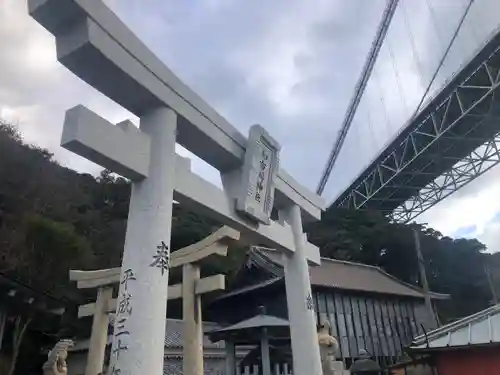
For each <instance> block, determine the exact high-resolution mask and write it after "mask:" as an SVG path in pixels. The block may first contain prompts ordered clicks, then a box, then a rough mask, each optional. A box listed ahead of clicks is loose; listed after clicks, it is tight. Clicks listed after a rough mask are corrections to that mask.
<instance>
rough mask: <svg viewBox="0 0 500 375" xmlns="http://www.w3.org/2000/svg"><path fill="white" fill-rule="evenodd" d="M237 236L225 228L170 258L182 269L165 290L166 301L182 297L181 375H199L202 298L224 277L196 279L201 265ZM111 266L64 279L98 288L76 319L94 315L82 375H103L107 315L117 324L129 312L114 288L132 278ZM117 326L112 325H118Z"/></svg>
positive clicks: (171, 264) (222, 282) (82, 286)
mask: <svg viewBox="0 0 500 375" xmlns="http://www.w3.org/2000/svg"><path fill="white" fill-rule="evenodd" d="M239 237H240V233H239V232H238V231H236V230H234V229H232V228H229V227H227V226H224V227H222V228H220V229H219V230H217V231H216V232H214V233H212V234H211V235H209V236H208V237H206V238H204V239H203V240H201V241H199V242H197V243H195V244H192V245H190V246H187V247H184V248H182V249H179V250H177V251H175V252H173V253H172V254H171V257H170V260H169V264H168V267H169V268H175V267H180V266H182V283H181V284H176V285H171V286H169V291H168V299H179V298H182V314H183V326H184V349H183V350H184V353H183V354H184V356H183V373H184V374H185V375H202V374H203V327H202V321H203V320H202V313H201V295H202V294H206V293H210V292H214V291H217V290H223V289H224V288H225V276H224V275H214V276H209V277H204V278H200V263H202V262H203V261H206V260H207V259H209V258H211V257H214V256H226V255H227V250H228V246H229V245H230V244H231V243H234V242H236V241H238V240H239ZM120 275H121V269H120V268H111V269H104V270H97V271H79V270H71V271H70V272H69V278H70V280H71V281H76V282H77V286H78V288H79V289H89V288H97V299H96V302H95V303H89V304H86V305H82V306H80V307H79V309H78V317H79V318H82V317H86V316H92V315H93V322H92V332H91V336H90V346H89V352H88V359H87V365H86V370H85V375H95V374H98V373H100V372H101V371H103V365H104V356H105V349H106V344H107V338H108V325H109V314H110V313H116V319H117V322H118V325H119V319H120V315H121V314H130V313H132V311H131V310H132V306H131V305H130V304H129V300H130V298H129V297H130V296H128V295H127V293H125V294H124V295H122V296H119V298H118V299H116V298H113V295H112V294H113V284H118V283H121V284H125V283H127V282H128V281H129V280H133V279H134V278H135V275H134V274H133V272H132V271H131V270H130V271H129V272H128V271H127V270H126V271H125V272H124V277H123V278H122V280H120ZM118 325H115V327H117V326H118Z"/></svg>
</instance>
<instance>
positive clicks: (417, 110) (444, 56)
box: [410, 0, 474, 121]
mask: <svg viewBox="0 0 500 375" xmlns="http://www.w3.org/2000/svg"><path fill="white" fill-rule="evenodd" d="M472 4H474V0H469V3H468V4H467V7H466V8H465V11H464V13H463V14H462V17H461V18H460V21H459V22H458V25H457V27H456V29H455V32H454V33H453V36H452V37H451V39H450V42H449V43H448V46H447V47H446V50H445V51H444V53H443V56H442V57H441V60H439V64H438V66H437V68H436V70H435V71H434V74H433V75H432V77H431V80H430V81H429V84H428V85H427V87H426V89H425V91H424V94H423V95H422V98H421V99H420V102H419V103H418V105H417V107H416V108H415V111H414V112H413V115H412V116H411V117H410V121H412V120H413V119H414V118H415V117H417V115H418V113H419V112H420V109H421V108H422V105H423V104H424V102H425V99H426V98H427V95H429V91H430V90H431V87H432V85H433V84H434V81H435V80H436V78H437V75H438V73H439V71H440V70H441V68H442V67H443V64H444V62H445V60H446V57H447V56H448V54H449V53H450V50H451V47H452V46H453V43H455V40H456V39H457V36H458V33H459V32H460V29H461V28H462V26H463V24H464V22H465V19H466V18H467V15H468V14H469V10H470V8H471V7H472Z"/></svg>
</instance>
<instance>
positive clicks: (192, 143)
mask: <svg viewBox="0 0 500 375" xmlns="http://www.w3.org/2000/svg"><path fill="white" fill-rule="evenodd" d="M61 4H64V5H61ZM28 5H29V12H30V14H31V15H32V17H33V18H35V19H36V20H37V21H38V22H39V23H41V24H42V25H43V26H44V27H45V28H46V29H48V30H49V31H50V32H51V33H52V34H54V35H55V36H56V43H57V55H58V59H59V61H60V62H61V63H62V64H64V65H65V66H66V67H67V68H68V69H69V70H71V71H72V72H73V73H75V74H76V75H77V76H78V77H80V78H82V79H83V80H85V81H86V82H88V83H89V84H90V85H92V86H93V87H95V88H96V89H98V90H99V91H101V92H102V93H104V94H105V95H107V96H108V97H110V98H111V99H112V100H114V101H116V102H117V103H119V104H121V105H122V106H123V107H125V108H126V109H128V110H129V111H131V112H132V113H134V114H136V115H138V116H140V115H142V114H143V113H145V112H146V111H147V110H149V109H151V108H155V107H157V106H168V107H170V108H172V109H174V110H175V111H176V112H177V113H178V115H179V132H178V137H177V140H178V142H179V143H180V144H181V145H183V146H184V147H185V148H187V149H188V150H189V151H191V152H193V153H194V154H196V155H197V156H199V157H200V158H202V159H203V160H205V161H206V162H208V163H209V164H211V165H212V166H214V167H215V168H217V169H218V170H220V171H223V172H225V171H228V170H231V169H233V168H237V167H239V166H240V165H241V163H242V160H243V157H244V153H245V148H246V143H247V140H246V139H245V137H244V136H243V135H242V134H241V133H240V132H239V131H238V130H237V129H236V128H235V127H234V126H233V125H232V124H230V123H229V122H228V121H227V120H226V119H225V118H223V117H222V116H221V115H220V114H218V113H217V112H216V111H215V110H214V109H213V108H211V107H210V106H209V105H208V104H207V103H206V102H205V101H204V100H203V99H202V98H200V97H199V96H198V95H197V94H196V93H195V92H194V91H193V90H191V89H190V88H189V87H188V86H186V85H185V84H184V83H183V82H181V81H180V79H179V78H177V77H176V76H175V75H174V74H173V73H172V72H171V71H170V70H169V69H168V68H167V67H166V66H165V64H163V63H162V62H161V60H160V59H159V58H158V57H156V56H155V55H154V54H153V53H152V52H151V51H150V50H149V49H148V48H147V47H146V46H145V45H144V44H143V43H142V42H141V41H140V40H139V39H138V38H137V36H135V35H134V34H133V33H132V32H131V31H130V30H129V29H128V27H127V26H126V25H125V24H124V23H123V22H122V21H121V20H120V19H119V18H118V17H117V16H116V15H115V14H114V13H113V12H112V11H111V10H109V9H108V8H107V7H106V5H105V4H104V3H103V2H102V0H66V1H64V2H63V3H61V1H59V0H29V1H28ZM68 19H71V23H70V25H68V26H69V27H60V25H61V24H65V23H67V20H68ZM292 202H293V203H296V204H298V205H299V206H300V207H301V208H302V215H303V216H304V219H307V220H310V219H313V220H317V219H320V217H321V211H322V210H323V209H324V208H325V207H326V204H325V202H324V200H323V199H322V198H320V197H318V196H317V195H316V194H314V193H312V192H310V191H308V190H307V189H305V188H304V187H303V186H301V185H300V184H298V183H297V182H296V181H295V180H293V179H292V178H291V177H290V176H289V175H288V173H286V171H284V170H283V169H280V170H279V172H278V177H277V179H276V205H277V206H278V207H283V208H284V207H286V206H288V205H289V204H290V203H292Z"/></svg>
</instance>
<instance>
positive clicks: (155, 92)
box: [28, 0, 325, 375]
mask: <svg viewBox="0 0 500 375" xmlns="http://www.w3.org/2000/svg"><path fill="white" fill-rule="evenodd" d="M28 6H29V12H30V14H31V16H32V17H33V18H34V19H36V20H37V21H38V22H39V23H40V24H41V25H42V26H44V27H45V28H46V29H47V30H49V31H50V32H51V33H52V34H53V35H54V36H55V37H56V46H57V57H58V60H59V61H60V62H61V63H62V64H63V65H65V66H66V67H67V68H68V69H69V70H71V71H72V72H73V73H74V74H75V75H77V76H78V77H80V78H81V79H83V80H84V81H86V82H87V83H89V84H90V85H91V86H93V87H94V88H96V89H97V90H99V91H100V92H101V93H103V94H104V95H106V96H108V97H109V98H110V99H112V100H114V101H115V102H117V103H119V104H121V105H122V106H123V107H124V108H126V109H128V110H129V111H130V112H132V113H134V114H135V115H137V116H138V117H139V118H140V130H138V129H136V128H135V127H134V126H133V124H131V123H130V122H129V121H125V122H123V123H120V124H118V126H113V124H111V123H109V122H108V121H106V120H104V119H103V118H101V117H99V116H98V115H97V114H95V113H93V112H91V111H89V110H88V109H86V108H85V107H82V106H77V107H74V108H72V109H70V110H68V111H67V113H66V119H65V124H64V129H63V136H62V142H61V144H62V146H63V147H65V148H66V149H68V150H71V151H73V152H75V153H77V154H79V155H81V156H83V157H85V158H87V159H89V160H91V161H93V162H95V163H97V164H100V165H101V166H103V167H106V168H108V169H111V170H112V171H114V172H116V173H119V174H121V175H122V176H124V177H126V178H129V179H131V180H132V182H133V184H132V194H131V199H130V208H129V217H128V222H127V232H126V238H125V248H124V253H123V263H122V267H121V270H122V271H121V272H122V274H121V280H122V281H123V280H125V279H126V278H127V274H126V271H127V270H131V271H132V272H134V274H135V276H136V278H135V280H131V281H130V282H127V283H125V284H122V283H121V284H120V291H119V293H120V295H123V293H125V292H127V293H129V294H130V295H131V296H132V301H133V304H134V305H138V306H147V309H146V308H143V309H135V310H134V314H132V315H130V316H129V317H128V318H127V319H126V321H125V322H123V324H121V325H120V326H117V325H116V324H115V333H114V338H113V348H112V353H113V356H112V365H111V373H112V374H117V375H118V374H120V375H143V374H151V375H159V374H161V373H162V371H163V340H164V334H165V321H166V316H165V312H166V308H167V299H168V274H169V272H168V271H169V270H168V266H167V265H168V260H169V258H170V249H169V245H170V231H171V216H172V199H173V198H175V199H176V200H177V201H178V202H180V203H181V204H183V205H190V206H191V207H192V208H194V209H195V210H197V211H198V212H202V213H204V214H207V215H209V216H211V217H212V218H214V219H216V220H218V221H220V222H221V223H223V224H226V225H229V226H231V227H233V228H235V229H236V230H239V231H240V232H241V236H242V237H243V238H247V239H249V240H250V241H252V242H257V243H260V244H262V245H265V246H269V247H273V248H276V249H277V250H280V251H282V253H283V257H284V268H285V282H286V292H287V303H288V312H289V320H290V326H291V341H292V352H293V360H294V372H295V373H296V374H298V375H302V374H311V375H319V374H321V364H320V357H319V347H318V342H317V336H316V326H315V316H314V311H313V301H312V296H311V285H310V281H309V269H308V267H307V261H308V260H309V262H311V263H312V264H319V263H320V257H319V250H318V248H317V247H315V246H312V245H311V244H308V242H307V239H306V237H305V235H304V233H303V230H302V220H303V219H304V220H319V219H320V218H321V211H322V210H324V208H325V203H324V201H323V200H322V199H321V198H320V197H318V196H316V195H315V194H313V193H311V192H309V191H307V190H306V189H305V188H304V187H302V186H300V185H299V184H298V183H297V182H296V181H294V180H293V179H292V178H291V177H290V176H289V175H288V174H287V173H286V172H285V171H284V170H283V169H280V168H279V167H278V153H279V145H278V144H277V142H276V141H274V140H273V139H272V138H271V137H270V136H269V134H267V132H266V131H265V130H264V129H263V128H262V127H260V126H253V127H252V128H251V130H250V135H249V139H248V140H247V139H245V137H244V136H243V135H242V134H241V133H239V132H238V130H237V129H236V128H235V127H234V126H232V125H231V124H230V123H229V122H228V121H227V120H226V119H224V118H223V117H222V116H220V115H219V114H218V113H217V112H216V111H215V110H214V109H213V108H211V107H210V106H209V105H208V104H207V103H205V102H204V101H203V100H202V99H201V98H200V97H199V96H198V95H196V94H195V93H194V92H193V91H192V90H191V89H189V88H188V87H187V86H186V85H184V84H183V83H182V82H181V81H180V80H179V79H178V78H177V77H176V76H175V75H174V74H173V73H172V72H171V71H170V70H169V69H168V68H167V67H166V66H165V65H164V64H163V63H162V62H161V61H160V60H159V59H158V58H157V57H156V56H155V55H154V54H153V53H152V52H151V51H150V50H149V49H148V48H147V47H146V46H145V45H144V44H143V43H142V42H141V41H140V40H139V39H138V38H137V37H136V36H135V35H134V34H133V33H132V32H131V31H130V30H129V29H128V28H127V26H126V25H125V24H123V23H122V22H121V21H120V19H119V18H118V17H117V16H116V15H115V14H114V13H113V12H112V11H111V10H110V9H109V8H107V7H106V5H105V4H104V3H103V2H102V0H28ZM176 142H177V143H179V144H181V145H182V146H184V147H185V148H186V149H188V150H189V151H191V152H193V153H194V154H195V155H197V156H198V157H200V158H201V159H203V160H205V161H206V162H207V163H209V164H211V165H212V166H214V167H215V168H216V169H218V170H219V171H220V173H221V179H222V182H223V186H224V189H223V190H220V189H219V188H218V187H217V186H215V185H212V184H210V183H208V182H206V181H204V180H203V179H202V178H200V177H198V176H197V175H196V174H194V173H191V171H190V166H189V161H187V160H185V159H183V158H181V157H179V156H177V155H176V154H175V143H176ZM272 210H274V211H275V212H277V213H278V216H279V220H277V221H272V220H270V215H271V211H272ZM124 285H127V288H125V287H124ZM124 332H126V333H127V334H126V335H125V333H124Z"/></svg>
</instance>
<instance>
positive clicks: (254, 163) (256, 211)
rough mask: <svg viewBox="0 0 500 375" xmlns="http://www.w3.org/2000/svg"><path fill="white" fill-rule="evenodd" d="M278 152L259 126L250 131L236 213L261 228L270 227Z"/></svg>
mask: <svg viewBox="0 0 500 375" xmlns="http://www.w3.org/2000/svg"><path fill="white" fill-rule="evenodd" d="M280 149H281V147H280V145H279V143H278V142H277V141H276V140H275V139H274V138H272V137H271V136H270V135H269V133H268V132H267V131H266V130H265V129H264V128H263V127H262V126H260V125H253V126H252V127H251V128H250V134H249V136H248V143H247V148H246V152H245V159H244V162H243V167H242V169H241V178H240V181H239V183H240V186H239V189H238V195H237V196H236V209H237V210H238V211H240V212H241V213H243V214H244V215H246V216H249V217H250V218H251V219H254V220H256V221H257V222H260V223H263V224H269V223H270V219H271V212H272V209H273V206H274V190H275V183H276V175H277V172H278V169H279V151H280Z"/></svg>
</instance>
